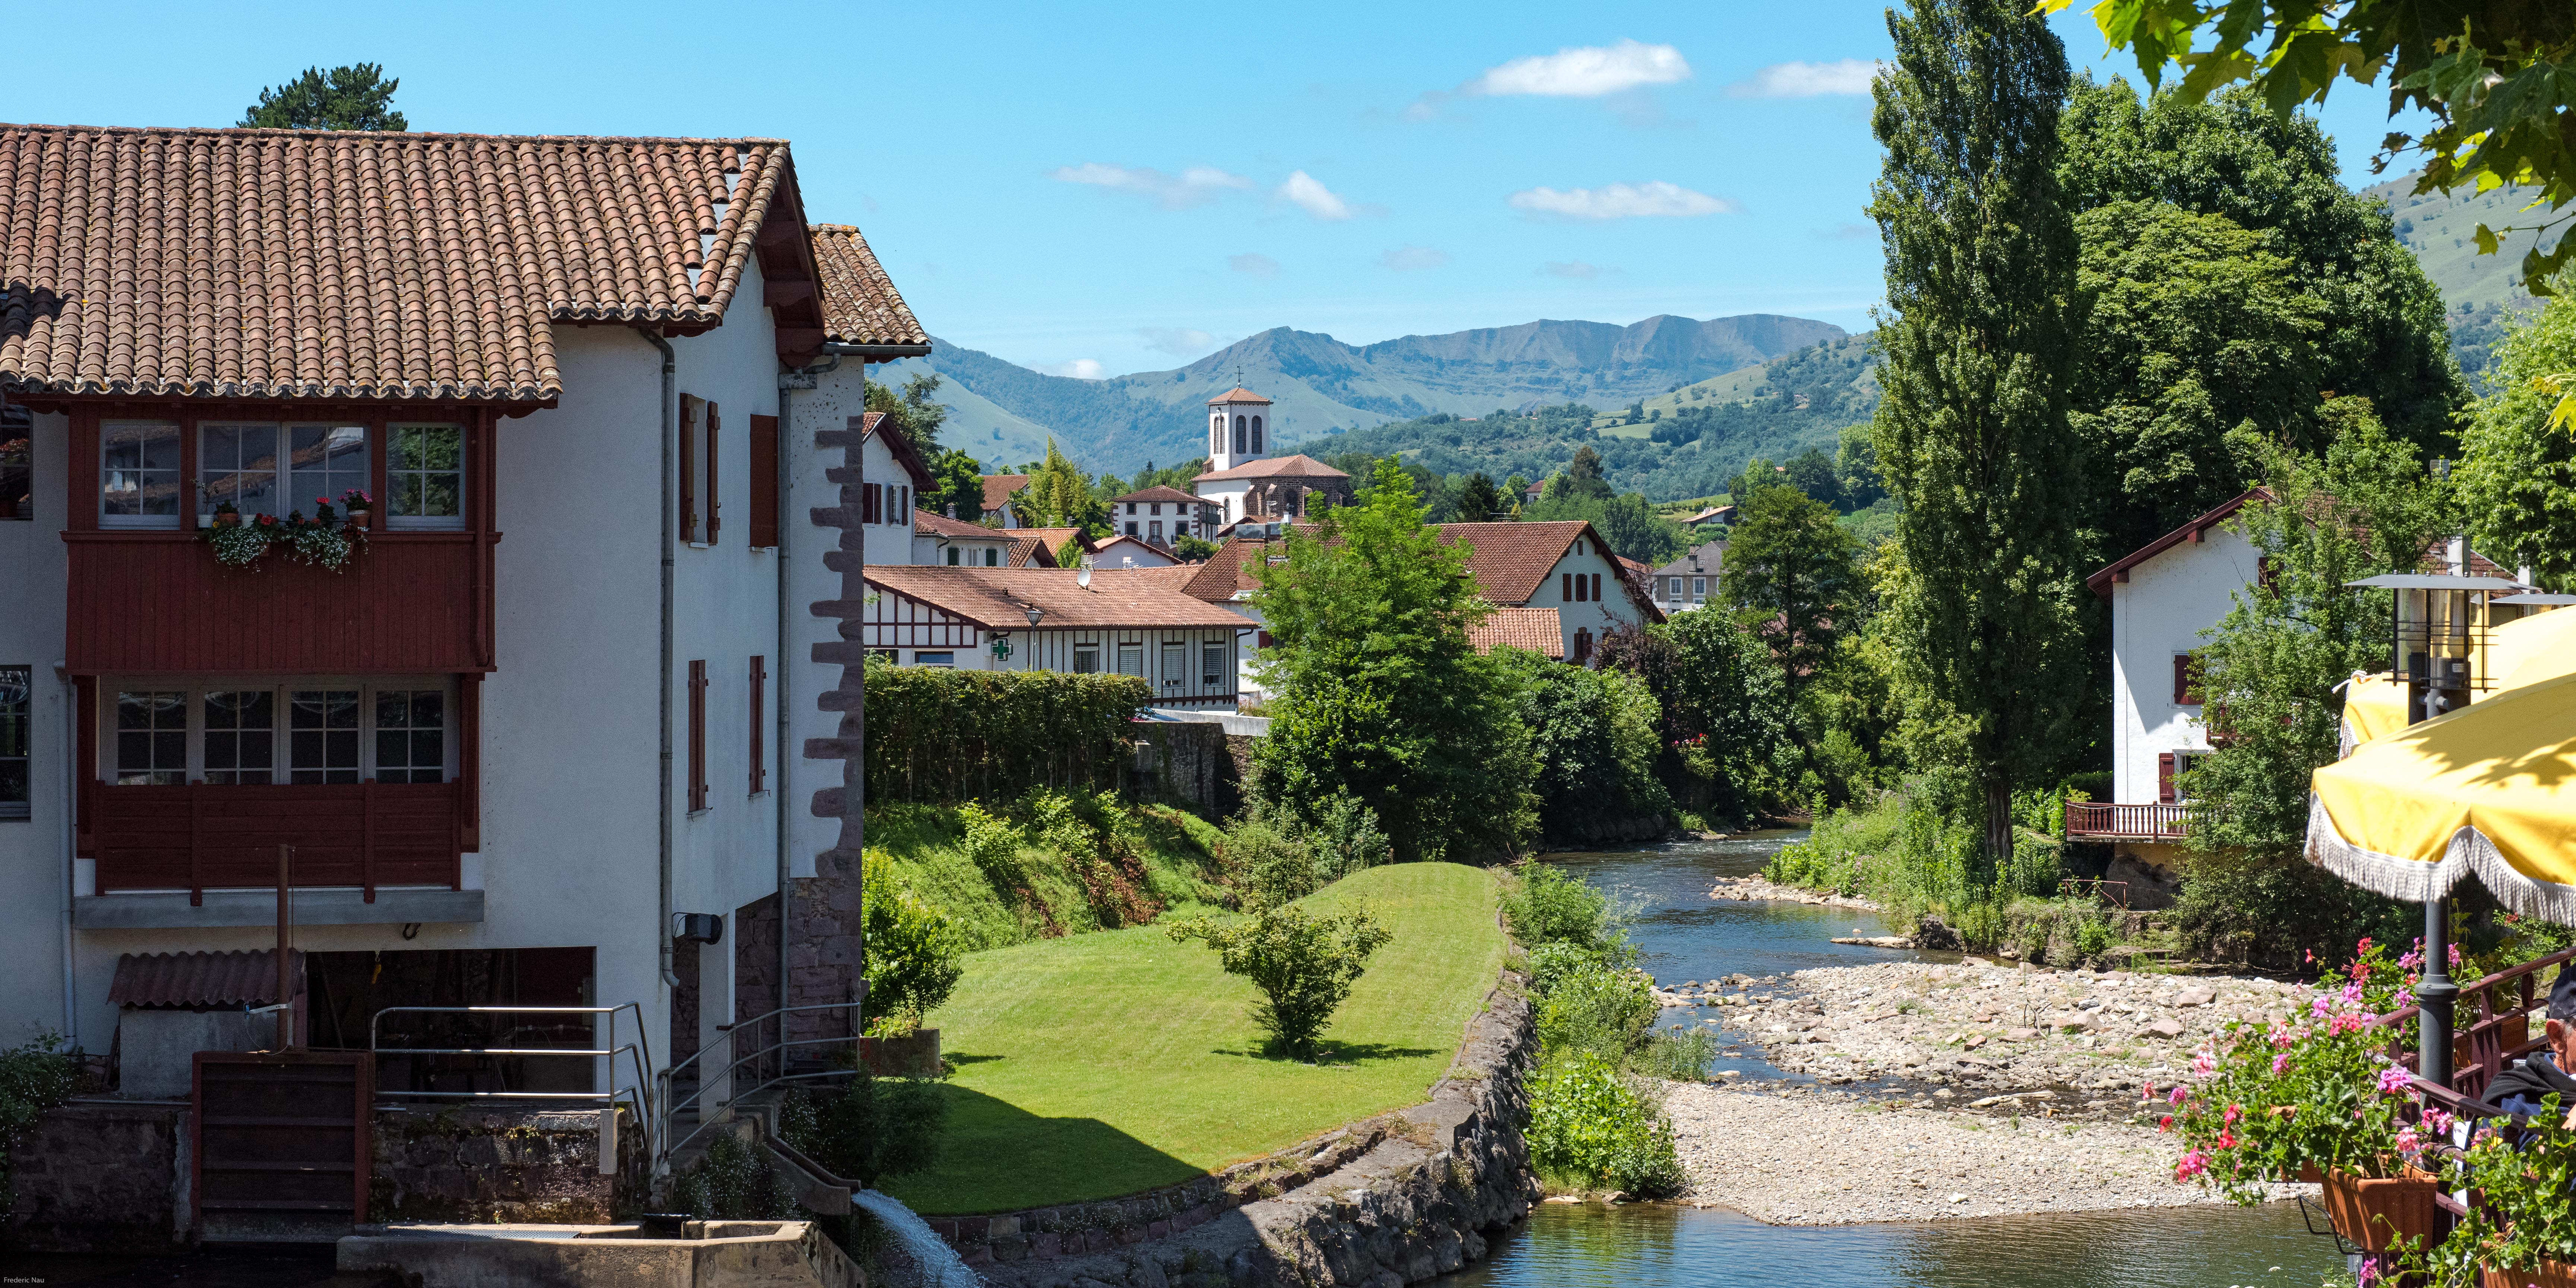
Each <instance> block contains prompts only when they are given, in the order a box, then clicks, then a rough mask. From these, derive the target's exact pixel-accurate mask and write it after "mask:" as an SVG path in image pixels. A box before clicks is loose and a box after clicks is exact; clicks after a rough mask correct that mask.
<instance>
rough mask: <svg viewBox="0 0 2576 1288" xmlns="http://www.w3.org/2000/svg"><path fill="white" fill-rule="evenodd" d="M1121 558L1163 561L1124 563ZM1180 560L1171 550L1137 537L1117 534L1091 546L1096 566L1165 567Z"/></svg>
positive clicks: (1092, 561) (1092, 557)
mask: <svg viewBox="0 0 2576 1288" xmlns="http://www.w3.org/2000/svg"><path fill="white" fill-rule="evenodd" d="M1121 559H1135V560H1145V559H1157V560H1162V561H1163V562H1160V563H1150V564H1149V563H1142V562H1139V563H1134V564H1122V563H1120V562H1118V561H1119V560H1121ZM1179 562H1180V560H1179V559H1178V558H1177V557H1175V556H1174V555H1173V554H1172V552H1171V551H1169V550H1161V549H1157V548H1155V546H1154V545H1153V543H1151V542H1148V541H1145V540H1143V539H1141V538H1137V537H1130V536H1124V535H1121V536H1115V537H1111V538H1110V539H1108V540H1107V541H1103V542H1101V543H1100V544H1099V545H1096V546H1093V547H1092V548H1091V563H1092V566H1093V567H1096V568H1163V567H1168V566H1170V565H1171V564H1176V563H1179Z"/></svg>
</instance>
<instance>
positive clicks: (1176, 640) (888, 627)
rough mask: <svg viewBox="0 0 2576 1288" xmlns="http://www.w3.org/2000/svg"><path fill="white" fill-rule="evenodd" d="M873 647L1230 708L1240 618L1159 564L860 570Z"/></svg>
mask: <svg viewBox="0 0 2576 1288" xmlns="http://www.w3.org/2000/svg"><path fill="white" fill-rule="evenodd" d="M867 576H868V586H869V587H870V589H871V590H872V591H873V592H874V596H873V598H871V600H870V601H869V602H868V604H867V607H866V613H865V616H864V618H863V619H862V624H863V631H864V642H865V644H866V647H867V648H868V650H869V651H870V652H873V653H876V654H878V655H880V656H883V657H885V658H886V659H887V660H889V661H892V662H894V663H896V664H897V665H900V666H939V667H956V668H958V669H961V670H972V671H1061V672H1065V673H1068V674H1072V675H1132V676H1136V677H1138V678H1140V679H1144V680H1146V681H1148V682H1149V683H1151V684H1152V685H1153V686H1154V699H1153V705H1155V706H1159V707H1222V708H1228V709H1230V708H1232V707H1233V706H1234V705H1235V700H1236V696H1235V695H1236V687H1235V674H1236V671H1237V665H1238V657H1237V655H1238V653H1239V652H1240V643H1239V640H1238V636H1240V635H1242V634H1244V633H1246V632H1245V631H1244V624H1243V620H1242V619H1241V618H1239V617H1237V616H1235V615H1234V614H1232V613H1229V612H1226V611H1225V610H1224V609H1222V608H1217V607H1213V606H1211V605H1208V604H1205V603H1202V602H1200V601H1199V600H1197V599H1195V598H1192V597H1191V596H1189V595H1187V594H1185V593H1183V592H1182V591H1181V590H1180V589H1179V588H1178V587H1177V586H1176V585H1175V584H1174V582H1173V579H1172V578H1171V577H1169V576H1168V575H1164V574H1162V572H1161V570H1121V569H1098V570H1093V569H1082V570H1079V571H1075V570H1070V569H1054V568H1030V569H988V568H972V569H970V568H957V569H949V568H904V567H883V568H880V567H875V566H873V565H871V566H870V567H869V569H868V574H867Z"/></svg>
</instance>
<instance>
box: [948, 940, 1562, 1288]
mask: <svg viewBox="0 0 2576 1288" xmlns="http://www.w3.org/2000/svg"><path fill="white" fill-rule="evenodd" d="M1518 985H1519V980H1518V979H1517V977H1513V976H1506V977H1505V982H1504V986H1503V987H1500V988H1497V989H1495V990H1494V992H1493V993H1492V994H1491V995H1490V996H1489V997H1487V998H1486V1003H1485V1009H1484V1010H1483V1012H1481V1013H1480V1014H1478V1015H1477V1016H1476V1018H1475V1019H1474V1020H1472V1021H1470V1022H1469V1024H1468V1026H1467V1034H1466V1042H1465V1043H1464V1044H1463V1045H1462V1046H1461V1047H1460V1049H1459V1052H1458V1055H1457V1058H1456V1059H1455V1060H1454V1061H1452V1062H1451V1064H1450V1067H1449V1072H1448V1075H1447V1076H1446V1077H1444V1078H1442V1079H1441V1081H1440V1083H1439V1085H1437V1086H1435V1087H1433V1088H1432V1093H1431V1099H1430V1100H1429V1101H1428V1102H1427V1103H1424V1104H1420V1105H1415V1106H1413V1107H1412V1108H1409V1109H1403V1110H1398V1111H1396V1112H1394V1113H1391V1114H1382V1115H1380V1116H1378V1117H1376V1118H1372V1119H1369V1120H1368V1121H1366V1122H1363V1123H1357V1124H1354V1125H1352V1126H1350V1127H1347V1128H1344V1129H1342V1130H1340V1131H1337V1132H1333V1133H1329V1134H1327V1135H1324V1136H1320V1137H1317V1138H1315V1139H1314V1140H1311V1141H1307V1142H1304V1143H1302V1144H1300V1145H1298V1146H1297V1147H1296V1148H1294V1149H1291V1150H1287V1151H1284V1152H1282V1153H1280V1154H1275V1155H1272V1156H1271V1157H1269V1158H1265V1159H1261V1160H1258V1161H1255V1162H1251V1163H1244V1164H1239V1165H1237V1166H1235V1167H1231V1168H1228V1169H1226V1170H1225V1171H1224V1172H1222V1173H1219V1174H1217V1175H1215V1176H1209V1177H1203V1178H1201V1179H1199V1180H1196V1181H1192V1182H1189V1183H1187V1184H1184V1185H1177V1186H1173V1187H1170V1188H1168V1189H1163V1190H1156V1191H1153V1192H1151V1193H1148V1194H1142V1195H1137V1196H1134V1197H1131V1198H1124V1199H1113V1200H1108V1201H1104V1202H1099V1203H1085V1204H1072V1205H1065V1206H1060V1207H1052V1208H1038V1209H1032V1210H1029V1211H1024V1212H1012V1213H1006V1214H1002V1215H999V1216H984V1217H960V1218H945V1219H940V1220H934V1221H932V1222H931V1228H932V1229H934V1230H936V1231H938V1232H939V1234H940V1237H942V1238H944V1239H946V1240H948V1241H949V1243H950V1244H951V1245H952V1246H954V1247H956V1248H957V1249H958V1252H959V1255H960V1256H962V1257H963V1258H964V1259H965V1260H966V1262H967V1264H969V1265H972V1266H975V1267H977V1268H978V1269H979V1270H981V1271H982V1273H983V1274H984V1276H985V1277H986V1279H987V1280H988V1281H989V1282H990V1283H991V1284H993V1285H994V1286H995V1288H1107V1286H1108V1285H1121V1284H1123V1285H1130V1286H1131V1288H1181V1286H1185V1288H1216V1286H1218V1285H1223V1286H1225V1288H1271V1286H1273V1285H1275V1286H1276V1288H1292V1286H1293V1288H1328V1286H1336V1285H1338V1286H1340V1288H1358V1286H1360V1285H1366V1286H1367V1288H1394V1286H1395V1285H1401V1284H1409V1283H1417V1282H1420V1281H1422V1280H1425V1279H1429V1278H1432V1277H1433V1276H1435V1275H1440V1274H1445V1273H1447V1272H1449V1271H1452V1270H1456V1269H1458V1268H1459V1267H1460V1266H1463V1265H1465V1264H1466V1263H1467V1262H1469V1261H1473V1260H1476V1259H1477V1258H1479V1257H1482V1256H1483V1255H1484V1253H1485V1245H1486V1239H1487V1237H1488V1236H1489V1235H1490V1234H1492V1233H1493V1232H1496V1231H1499V1230H1500V1229H1502V1228H1503V1227H1505V1226H1508V1225H1510V1224H1511V1223H1513V1222H1515V1221H1518V1220H1520V1219H1521V1218H1522V1217H1524V1216H1527V1215H1528V1214H1529V1209H1530V1204H1532V1203H1533V1202H1536V1201H1537V1199H1538V1197H1539V1187H1538V1181H1537V1178H1536V1177H1535V1176H1534V1175H1533V1174H1532V1173H1531V1171H1530V1166H1529V1148H1528V1145H1527V1144H1526V1143H1525V1142H1524V1141H1523V1140H1522V1137H1521V1129H1522V1127H1523V1125H1524V1124H1526V1123H1527V1122H1528V1120H1529V1096H1528V1092H1527V1090H1526V1088H1525V1086H1524V1080H1525V1078H1526V1076H1527V1074H1528V1073H1529V1071H1530V1070H1531V1069H1532V1068H1533V1067H1534V1066H1535V1065H1536V1063H1537V1059H1538V1037H1537V1033H1536V1031H1535V1029H1534V1028H1533V1026H1532V1024H1531V1016H1530V1007H1529V1003H1528V1001H1527V1000H1526V999H1525V998H1523V997H1522V996H1521V995H1520V993H1519V990H1518Z"/></svg>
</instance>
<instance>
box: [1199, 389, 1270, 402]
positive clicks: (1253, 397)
mask: <svg viewBox="0 0 2576 1288" xmlns="http://www.w3.org/2000/svg"><path fill="white" fill-rule="evenodd" d="M1218 403H1259V404H1261V405H1262V406H1264V407H1267V406H1269V405H1270V400H1269V399H1267V398H1264V397H1262V396H1261V395H1259V394H1256V393H1254V392H1252V391H1251V390H1249V389H1246V388H1244V387H1243V386H1241V385H1236V386H1235V387H1234V391H1233V392H1231V393H1222V394H1218V395H1217V396H1216V397H1214V398H1210V399H1208V406H1210V407H1214V406H1216V405H1217V404H1218Z"/></svg>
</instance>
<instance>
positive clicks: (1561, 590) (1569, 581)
mask: <svg viewBox="0 0 2576 1288" xmlns="http://www.w3.org/2000/svg"><path fill="white" fill-rule="evenodd" d="M1556 582H1557V594H1558V596H1559V597H1560V598H1562V599H1564V600H1565V602H1567V603H1569V604H1571V603H1573V602H1574V574H1573V573H1570V572H1561V573H1558V574H1557V575H1556Z"/></svg>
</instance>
